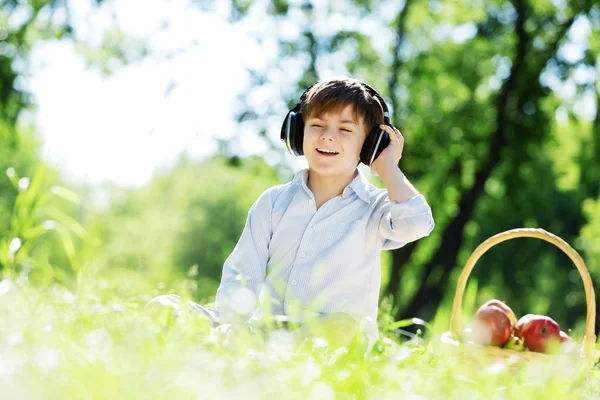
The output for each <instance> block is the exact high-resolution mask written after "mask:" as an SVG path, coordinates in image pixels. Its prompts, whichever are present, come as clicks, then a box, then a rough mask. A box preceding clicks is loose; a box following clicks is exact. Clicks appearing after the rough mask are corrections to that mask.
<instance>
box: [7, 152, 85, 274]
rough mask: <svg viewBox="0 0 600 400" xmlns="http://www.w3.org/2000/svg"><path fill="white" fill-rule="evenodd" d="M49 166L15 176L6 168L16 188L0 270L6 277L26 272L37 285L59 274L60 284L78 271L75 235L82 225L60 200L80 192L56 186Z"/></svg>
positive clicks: (79, 233) (82, 233)
mask: <svg viewBox="0 0 600 400" xmlns="http://www.w3.org/2000/svg"><path fill="white" fill-rule="evenodd" d="M48 172H49V171H48V168H47V166H46V165H44V164H40V165H39V166H38V167H37V169H36V172H35V174H34V175H33V177H32V178H31V179H30V178H29V177H26V176H24V177H19V175H18V173H17V171H15V169H14V168H12V167H10V168H8V169H7V170H6V176H7V178H8V180H9V181H10V183H11V184H12V186H13V190H14V191H15V192H16V193H17V194H16V197H15V201H14V206H13V209H12V210H11V212H9V213H7V214H8V215H10V216H11V218H10V223H9V224H8V226H7V227H3V228H4V231H3V234H2V236H0V270H1V272H2V275H3V277H4V278H11V277H14V276H16V275H17V274H24V275H25V276H27V277H28V278H31V279H32V280H33V281H34V282H36V283H37V284H44V283H48V282H51V281H52V280H53V279H55V278H56V279H58V280H59V281H62V282H64V283H66V282H68V281H70V279H69V277H70V276H71V275H72V274H73V273H77V272H78V270H79V268H80V266H81V260H80V259H79V258H78V256H79V255H78V252H77V240H78V239H82V238H84V237H85V234H86V231H85V229H84V228H83V227H82V226H81V225H80V224H79V222H77V221H76V220H75V219H74V218H73V217H71V216H70V215H69V214H67V213H65V212H64V211H63V210H64V202H65V201H66V202H69V203H71V204H78V202H79V198H78V196H77V195H76V194H75V193H73V192H71V191H69V190H68V189H66V188H64V187H61V186H57V185H54V184H53V182H54V179H53V177H52V176H49V174H48Z"/></svg>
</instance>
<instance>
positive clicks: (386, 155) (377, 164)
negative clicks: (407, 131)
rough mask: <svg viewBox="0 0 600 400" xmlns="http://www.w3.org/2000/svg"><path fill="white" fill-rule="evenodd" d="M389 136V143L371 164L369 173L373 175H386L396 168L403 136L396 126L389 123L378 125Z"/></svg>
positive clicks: (402, 145) (402, 144) (401, 148)
mask: <svg viewBox="0 0 600 400" xmlns="http://www.w3.org/2000/svg"><path fill="white" fill-rule="evenodd" d="M379 127H380V128H381V129H383V130H384V131H386V132H387V133H388V135H389V136H390V144H389V145H388V146H387V147H386V148H385V149H384V150H383V151H382V152H381V154H380V155H379V157H377V158H376V159H375V161H373V163H372V164H371V173H372V174H373V175H375V176H380V177H383V176H386V175H387V174H388V172H390V171H392V170H393V169H395V168H398V162H400V159H401V158H402V151H403V150H404V136H402V134H401V133H400V131H399V130H398V129H397V128H392V127H390V126H389V125H383V124H382V125H379Z"/></svg>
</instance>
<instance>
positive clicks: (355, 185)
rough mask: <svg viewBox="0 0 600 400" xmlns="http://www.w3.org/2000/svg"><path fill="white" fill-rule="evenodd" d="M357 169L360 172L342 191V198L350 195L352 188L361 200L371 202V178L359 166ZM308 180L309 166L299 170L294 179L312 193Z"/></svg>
mask: <svg viewBox="0 0 600 400" xmlns="http://www.w3.org/2000/svg"><path fill="white" fill-rule="evenodd" d="M356 170H357V171H358V174H357V175H356V177H355V178H354V179H353V180H352V182H350V184H349V185H348V186H346V187H345V188H344V191H343V192H342V198H346V197H348V195H349V194H350V190H352V191H354V193H356V194H357V195H358V197H359V198H360V199H361V200H363V201H365V202H367V203H369V200H370V197H369V187H370V185H371V184H370V183H369V180H368V179H367V177H366V176H365V175H364V174H363V173H362V171H361V170H360V169H358V168H357V169H356ZM307 180H308V168H305V169H303V170H301V171H298V173H297V174H296V177H295V178H294V181H297V182H298V183H301V184H302V186H303V187H304V189H305V190H306V192H307V193H310V189H308V186H307Z"/></svg>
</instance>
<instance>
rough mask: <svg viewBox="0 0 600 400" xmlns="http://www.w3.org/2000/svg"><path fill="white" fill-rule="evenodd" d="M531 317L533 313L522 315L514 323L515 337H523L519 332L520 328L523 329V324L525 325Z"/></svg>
mask: <svg viewBox="0 0 600 400" xmlns="http://www.w3.org/2000/svg"><path fill="white" fill-rule="evenodd" d="M532 317H534V315H533V314H526V315H523V316H522V317H521V318H519V320H518V321H517V323H516V324H515V332H514V334H515V336H516V337H519V338H521V339H523V335H522V333H521V330H522V329H523V325H525V324H526V323H527V322H528V321H529V320H530V319H531V318H532Z"/></svg>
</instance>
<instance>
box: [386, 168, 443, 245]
mask: <svg viewBox="0 0 600 400" xmlns="http://www.w3.org/2000/svg"><path fill="white" fill-rule="evenodd" d="M380 177H381V179H382V180H383V182H384V183H385V186H386V188H387V190H388V198H389V200H390V203H389V204H387V205H385V206H384V207H382V211H383V212H382V214H381V219H380V220H379V232H380V234H381V236H382V237H383V239H384V245H383V248H384V249H386V250H389V249H395V248H399V247H402V246H404V245H405V244H406V243H409V242H414V241H416V240H418V239H420V238H422V237H424V236H428V235H429V234H430V233H431V231H432V230H433V227H434V226H435V224H434V221H433V215H432V213H431V207H429V204H427V201H426V200H425V198H424V197H423V196H422V195H421V194H420V193H419V192H418V191H417V190H416V189H415V188H414V187H413V185H412V184H411V183H410V182H409V181H408V179H407V178H406V176H404V174H403V173H402V171H401V170H400V168H398V167H397V166H396V167H395V168H392V169H390V170H388V171H386V172H384V173H383V174H380Z"/></svg>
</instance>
